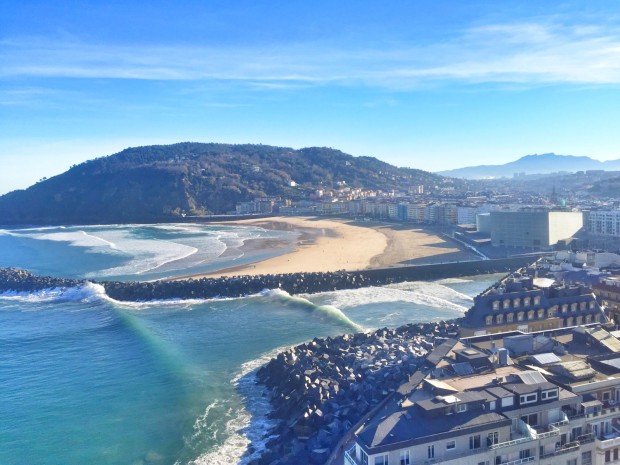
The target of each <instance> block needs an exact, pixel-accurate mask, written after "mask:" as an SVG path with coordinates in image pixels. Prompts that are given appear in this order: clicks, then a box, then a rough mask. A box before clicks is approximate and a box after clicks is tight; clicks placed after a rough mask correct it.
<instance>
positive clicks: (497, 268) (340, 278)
mask: <svg viewBox="0 0 620 465" xmlns="http://www.w3.org/2000/svg"><path fill="white" fill-rule="evenodd" d="M535 259H536V257H532V256H528V257H514V258H505V259H498V260H483V261H471V262H458V263H442V264H436V265H419V266H403V267H394V268H382V269H372V270H361V271H336V272H329V273H301V272H300V273H288V274H269V275H259V276H233V277H221V278H201V279H186V280H181V281H154V282H140V281H129V282H121V281H102V282H99V284H101V285H102V286H103V287H104V288H105V290H106V293H107V294H108V295H109V296H110V297H111V298H113V299H116V300H125V301H148V300H162V299H211V298H217V297H241V296H244V295H251V294H256V293H258V292H261V291H262V290H264V289H282V290H284V291H286V292H288V293H289V294H312V293H317V292H326V291H334V290H340V289H357V288H361V287H368V286H381V285H385V284H391V283H398V282H404V281H424V280H432V279H442V278H452V277H458V276H472V275H477V274H483V273H500V272H509V271H512V270H514V269H517V268H520V267H522V266H525V265H527V264H529V263H531V262H533V261H534V260H535ZM83 283H84V280H76V279H63V278H53V277H47V276H37V275H34V274H32V273H29V272H27V271H24V270H18V269H15V268H1V269H0V292H7V291H13V292H35V291H38V290H42V289H49V288H58V287H73V286H78V285H80V284H83Z"/></svg>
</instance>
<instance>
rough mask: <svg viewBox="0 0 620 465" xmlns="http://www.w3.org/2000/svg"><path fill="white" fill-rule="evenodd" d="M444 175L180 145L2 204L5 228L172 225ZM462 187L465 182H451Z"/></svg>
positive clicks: (275, 150)
mask: <svg viewBox="0 0 620 465" xmlns="http://www.w3.org/2000/svg"><path fill="white" fill-rule="evenodd" d="M443 179H444V178H442V177H441V176H438V175H435V174H431V173H428V172H425V171H421V170H415V169H408V168H397V167H394V166H392V165H389V164H387V163H384V162H382V161H379V160H377V159H376V158H372V157H353V156H351V155H347V154H345V153H343V152H341V151H339V150H334V149H331V148H318V147H312V148H304V149H300V150H294V149H291V148H285V147H272V146H267V145H229V144H203V143H192V142H186V143H180V144H174V145H156V146H147V147H135V148H129V149H126V150H123V151H122V152H120V153H117V154H115V155H110V156H107V157H101V158H96V159H94V160H90V161H87V162H85V163H81V164H79V165H76V166H73V167H71V169H69V170H68V171H66V172H65V173H63V174H60V175H58V176H55V177H53V178H49V179H43V180H41V181H40V182H38V183H37V184H35V185H33V186H31V187H29V188H28V189H26V190H18V191H13V192H10V193H8V194H6V195H3V196H1V197H0V219H1V221H2V223H3V224H5V225H11V224H67V223H73V224H75V223H97V224H102V223H110V222H116V223H127V222H159V221H162V222H163V221H171V220H174V219H175V218H181V217H182V216H183V215H207V214H223V213H228V212H230V211H234V209H235V206H236V204H238V203H239V202H244V201H250V200H253V199H254V198H261V197H266V196H269V197H278V196H280V197H283V198H287V199H290V200H300V199H307V198H309V196H310V195H311V194H314V193H315V191H316V189H319V188H322V189H328V188H332V187H337V186H342V185H346V186H350V187H352V188H364V189H381V190H391V189H397V190H398V189H404V190H405V191H406V190H407V188H408V187H409V186H411V185H412V184H426V185H436V184H438V183H441V180H443ZM451 182H454V183H457V184H458V183H463V182H464V181H456V180H454V181H451Z"/></svg>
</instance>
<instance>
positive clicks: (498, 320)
mask: <svg viewBox="0 0 620 465" xmlns="http://www.w3.org/2000/svg"><path fill="white" fill-rule="evenodd" d="M495 319H496V321H497V324H502V323H503V322H504V315H502V314H501V313H500V314H499V315H497V316H496V317H495Z"/></svg>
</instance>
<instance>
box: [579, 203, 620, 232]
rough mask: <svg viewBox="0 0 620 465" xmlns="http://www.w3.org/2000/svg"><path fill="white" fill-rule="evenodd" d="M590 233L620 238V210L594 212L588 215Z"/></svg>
mask: <svg viewBox="0 0 620 465" xmlns="http://www.w3.org/2000/svg"><path fill="white" fill-rule="evenodd" d="M586 228H587V231H588V233H590V234H594V235H600V236H611V237H614V238H620V210H592V211H590V212H588V214H587V215H586Z"/></svg>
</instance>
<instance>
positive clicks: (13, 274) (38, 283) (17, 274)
mask: <svg viewBox="0 0 620 465" xmlns="http://www.w3.org/2000/svg"><path fill="white" fill-rule="evenodd" d="M80 284H84V281H82V280H78V279H66V278H52V277H50V276H38V275H35V274H32V273H30V272H29V271H25V270H20V269H18V268H0V292H6V291H12V292H36V291H41V290H43V289H56V288H69V287H75V286H79V285H80Z"/></svg>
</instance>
